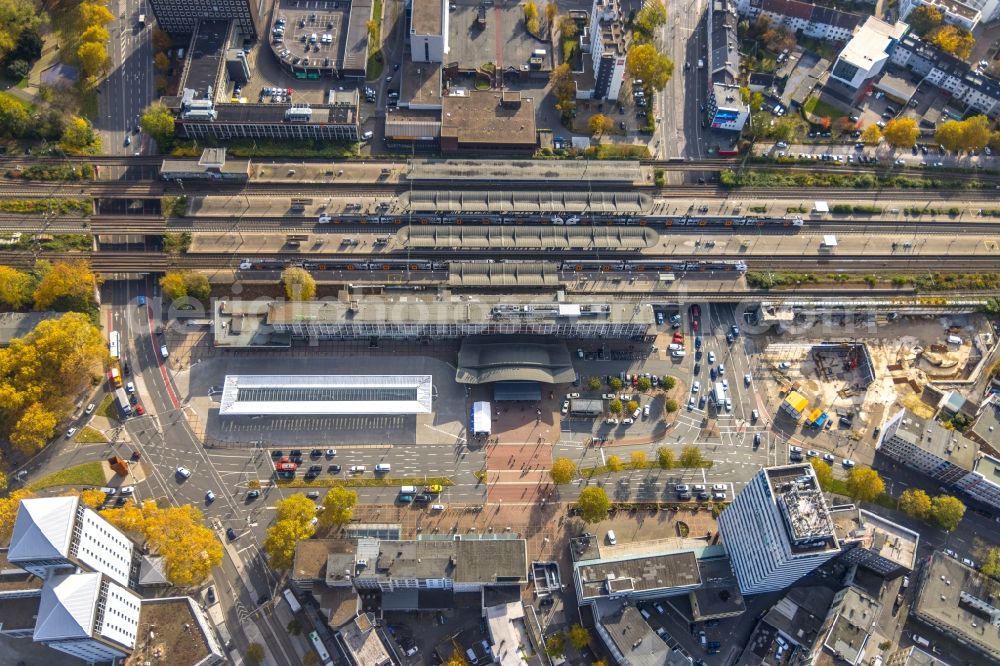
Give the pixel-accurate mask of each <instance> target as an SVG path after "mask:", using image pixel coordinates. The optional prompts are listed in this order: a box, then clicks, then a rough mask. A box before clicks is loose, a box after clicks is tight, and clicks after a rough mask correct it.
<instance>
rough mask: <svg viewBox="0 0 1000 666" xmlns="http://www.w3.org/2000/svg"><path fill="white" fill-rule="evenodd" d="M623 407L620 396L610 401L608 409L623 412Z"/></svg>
mask: <svg viewBox="0 0 1000 666" xmlns="http://www.w3.org/2000/svg"><path fill="white" fill-rule="evenodd" d="M622 409H623V407H622V401H621V400H619V399H618V398H614V399H613V400H611V401H610V402H609V403H608V411H609V412H611V413H612V414H621V413H622Z"/></svg>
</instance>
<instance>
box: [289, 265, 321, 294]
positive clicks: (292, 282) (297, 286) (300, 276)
mask: <svg viewBox="0 0 1000 666" xmlns="http://www.w3.org/2000/svg"><path fill="white" fill-rule="evenodd" d="M281 283H282V284H283V285H284V287H285V297H286V298H287V299H288V300H290V301H310V300H312V299H313V298H315V297H316V280H315V279H313V276H312V275H310V274H309V271H307V270H306V269H304V268H299V267H298V266H292V267H291V268H286V269H285V270H284V271H283V272H282V273H281Z"/></svg>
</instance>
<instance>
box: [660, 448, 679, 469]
mask: <svg viewBox="0 0 1000 666" xmlns="http://www.w3.org/2000/svg"><path fill="white" fill-rule="evenodd" d="M656 462H657V463H658V464H659V465H660V469H670V468H672V467H673V466H674V465H675V464H676V461H675V460H674V451H673V449H668V448H667V447H665V446H661V447H660V448H658V449H656Z"/></svg>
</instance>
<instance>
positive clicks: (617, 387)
mask: <svg viewBox="0 0 1000 666" xmlns="http://www.w3.org/2000/svg"><path fill="white" fill-rule="evenodd" d="M608 386H610V387H611V390H613V391H621V390H622V380H620V379H619V378H618V377H612V378H611V383H610V384H608Z"/></svg>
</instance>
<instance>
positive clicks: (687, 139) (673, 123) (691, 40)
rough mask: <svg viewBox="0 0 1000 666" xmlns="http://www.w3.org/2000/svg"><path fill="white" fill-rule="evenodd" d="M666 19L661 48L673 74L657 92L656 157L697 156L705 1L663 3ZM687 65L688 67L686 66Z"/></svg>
mask: <svg viewBox="0 0 1000 666" xmlns="http://www.w3.org/2000/svg"><path fill="white" fill-rule="evenodd" d="M664 4H665V5H666V8H667V22H666V24H664V26H663V27H662V29H661V33H660V36H661V37H660V39H661V42H660V44H661V48H663V45H665V46H666V48H665V49H664V50H665V52H666V53H667V55H668V56H669V57H670V59H671V60H673V62H674V75H673V77H671V79H670V81H668V82H667V87H666V88H665V89H664V90H663V92H660V93H657V96H658V99H657V107H656V108H657V115H658V116H659V117H661V118H662V120H661V122H660V124H659V128H658V129H657V132H658V136H657V144H658V150H657V151H656V157H657V159H667V160H669V159H681V158H687V159H697V158H701V157H704V155H705V152H704V151H705V149H704V146H703V145H702V139H701V133H702V127H701V115H700V114H699V112H698V105H699V104H700V103H702V102H704V99H705V85H706V84H705V70H700V69H698V59H699V58H704V57H705V56H704V54H703V49H704V48H705V41H706V40H705V35H704V28H705V25H704V21H703V19H704V18H705V10H706V7H707V3H706V1H705V0H677V1H676V2H667V3H664ZM688 65H690V67H689V66H688Z"/></svg>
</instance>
